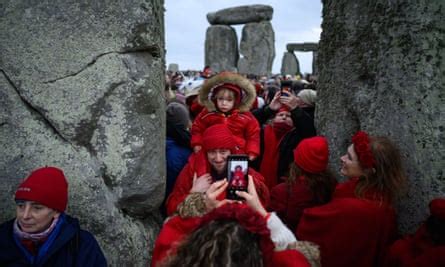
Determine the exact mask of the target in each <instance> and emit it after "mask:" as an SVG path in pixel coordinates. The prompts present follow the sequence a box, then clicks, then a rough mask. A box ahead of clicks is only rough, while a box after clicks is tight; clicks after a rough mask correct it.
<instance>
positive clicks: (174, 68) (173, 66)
mask: <svg viewBox="0 0 445 267" xmlns="http://www.w3.org/2000/svg"><path fill="white" fill-rule="evenodd" d="M167 70H168V71H171V72H173V73H174V72H177V71H179V65H178V64H176V63H170V64H168V68H167Z"/></svg>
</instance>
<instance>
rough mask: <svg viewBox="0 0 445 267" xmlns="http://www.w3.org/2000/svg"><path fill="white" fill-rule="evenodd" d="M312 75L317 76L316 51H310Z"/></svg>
mask: <svg viewBox="0 0 445 267" xmlns="http://www.w3.org/2000/svg"><path fill="white" fill-rule="evenodd" d="M312 74H314V75H318V50H317V51H312Z"/></svg>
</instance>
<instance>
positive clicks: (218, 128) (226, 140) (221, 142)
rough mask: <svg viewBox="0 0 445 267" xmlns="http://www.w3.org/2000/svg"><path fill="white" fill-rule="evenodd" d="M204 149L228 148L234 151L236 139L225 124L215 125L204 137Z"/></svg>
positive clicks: (205, 132)
mask: <svg viewBox="0 0 445 267" xmlns="http://www.w3.org/2000/svg"><path fill="white" fill-rule="evenodd" d="M202 147H203V149H204V150H206V151H208V150H212V149H218V148H228V149H230V150H232V151H233V150H234V149H235V147H236V143H235V139H234V138H233V135H232V133H231V132H230V130H229V129H228V128H227V126H226V125H225V124H215V125H212V126H210V127H209V128H207V130H205V131H204V134H203V136H202Z"/></svg>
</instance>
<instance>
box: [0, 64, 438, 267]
mask: <svg viewBox="0 0 445 267" xmlns="http://www.w3.org/2000/svg"><path fill="white" fill-rule="evenodd" d="M185 77H186V76H184V75H183V74H178V73H170V75H167V77H166V81H167V82H166V88H165V96H166V102H167V108H166V118H167V123H166V125H167V127H166V128H167V131H166V161H167V162H166V166H167V181H166V182H167V183H166V184H167V186H166V190H165V199H164V201H163V203H162V205H161V207H160V211H161V213H162V214H163V215H164V217H165V222H164V225H163V227H162V229H161V231H160V233H159V236H158V237H157V240H156V242H155V246H154V251H153V255H152V262H151V266H153V267H156V266H297V267H299V266H328V267H329V266H364V267H366V266H369V267H373V266H388V267H389V266H399V267H406V266H433V267H434V266H445V198H435V199H433V200H432V201H431V202H430V206H429V208H430V216H429V217H428V218H427V219H426V220H425V222H424V223H422V225H420V226H419V229H418V230H417V231H416V233H414V234H413V235H406V236H403V237H402V236H400V234H399V232H398V229H397V220H396V218H397V211H396V209H395V207H396V204H397V202H398V201H399V200H400V199H401V197H402V196H403V195H404V193H405V192H406V189H407V188H408V186H409V185H408V183H407V178H406V175H405V173H404V168H403V164H402V157H401V155H400V152H399V150H398V148H397V146H396V145H395V144H394V143H393V142H392V141H391V140H390V139H389V138H387V137H385V136H375V135H370V134H369V133H367V132H365V131H363V130H360V129H358V131H357V132H356V133H355V134H353V135H352V136H351V142H350V145H349V146H348V148H347V149H346V151H345V153H344V155H343V156H342V157H341V158H340V159H339V160H340V161H341V164H342V166H341V170H340V174H341V175H342V176H344V177H346V180H345V181H344V182H342V183H339V182H338V181H337V180H336V178H335V177H336V175H335V174H334V172H333V171H331V170H330V169H329V164H328V163H329V155H330V151H329V140H327V138H326V137H323V136H320V135H317V131H316V128H315V126H314V111H315V108H316V103H317V91H316V81H315V80H314V76H308V77H305V78H306V79H301V78H300V77H297V76H295V77H292V76H285V77H280V76H277V77H272V78H268V77H266V76H260V77H256V76H253V75H241V74H238V73H233V72H221V73H213V72H212V70H211V68H209V67H206V68H204V70H203V71H201V72H197V73H195V74H193V77H190V78H188V79H185ZM240 154H241V155H245V157H246V158H248V160H249V164H248V165H249V166H248V167H247V166H241V165H240V166H236V167H235V171H238V172H240V174H239V176H240V177H241V176H245V175H247V177H248V183H247V190H245V191H244V190H242V191H241V190H240V191H235V194H236V195H237V198H236V199H228V198H227V197H226V196H227V192H228V191H227V189H228V187H229V186H230V185H229V181H228V180H227V177H228V171H232V170H228V158H229V157H230V156H231V155H240ZM331 160H335V159H331ZM244 186H245V184H244V183H243V187H244ZM14 199H15V202H16V217H15V218H13V219H11V220H10V221H7V222H4V223H3V224H1V225H0V266H106V265H107V262H106V259H105V257H104V254H103V253H102V250H101V248H100V246H99V244H98V243H97V241H96V239H95V238H94V236H93V235H92V234H90V233H89V232H88V231H85V230H83V229H81V228H80V226H79V223H78V220H77V219H75V218H73V217H71V216H69V215H67V214H65V209H66V206H67V202H68V183H67V180H66V178H65V174H64V172H63V170H61V169H59V168H57V167H48V166H47V167H41V168H38V169H36V170H32V171H31V173H30V175H29V176H28V177H27V178H26V179H24V181H23V182H22V183H21V184H20V185H19V187H18V188H17V190H16V193H15V197H14ZM147 265H148V263H147Z"/></svg>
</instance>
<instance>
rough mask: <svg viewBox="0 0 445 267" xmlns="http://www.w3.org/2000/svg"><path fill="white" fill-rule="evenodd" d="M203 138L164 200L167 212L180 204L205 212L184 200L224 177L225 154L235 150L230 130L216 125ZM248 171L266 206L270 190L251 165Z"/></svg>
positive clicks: (198, 194)
mask: <svg viewBox="0 0 445 267" xmlns="http://www.w3.org/2000/svg"><path fill="white" fill-rule="evenodd" d="M202 141H203V142H202V143H203V147H202V148H203V149H202V151H200V152H199V153H195V154H192V155H191V156H190V158H189V162H188V163H187V164H186V165H185V167H184V169H183V170H182V171H181V173H180V174H179V176H178V178H177V180H176V183H175V186H174V188H173V191H172V193H171V194H170V196H169V197H168V199H167V203H166V207H167V214H168V215H172V214H173V213H174V212H176V211H177V209H178V206H179V205H180V204H181V207H182V208H184V209H186V210H189V209H191V210H196V211H198V210H199V212H205V207H193V206H192V205H191V204H190V206H189V205H188V204H187V203H188V202H187V201H186V202H184V200H186V198H189V199H192V198H193V197H194V196H199V197H200V195H201V196H202V194H203V193H204V192H205V191H206V190H207V189H208V188H209V187H210V185H211V184H212V183H214V182H215V181H219V180H223V179H227V165H228V164H227V162H228V157H229V155H231V154H236V153H237V151H238V150H237V147H236V143H235V140H234V138H233V136H232V133H231V132H230V130H229V129H228V128H227V126H226V125H225V124H216V125H213V126H211V127H209V128H208V129H207V130H206V131H205V132H204V134H203V140H202ZM248 174H249V175H251V176H252V177H253V181H254V183H255V188H256V189H257V191H258V195H259V196H260V200H261V202H262V204H263V205H264V206H267V204H268V202H269V190H268V189H267V187H266V185H265V184H264V177H263V176H262V175H261V174H260V173H258V172H256V171H254V170H253V169H251V168H249V169H248ZM225 198H226V192H223V193H222V194H221V195H220V196H219V197H218V199H220V200H222V199H225ZM183 202H184V203H183ZM192 202H193V201H192ZM192 202H190V203H192ZM199 212H198V213H199Z"/></svg>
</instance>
